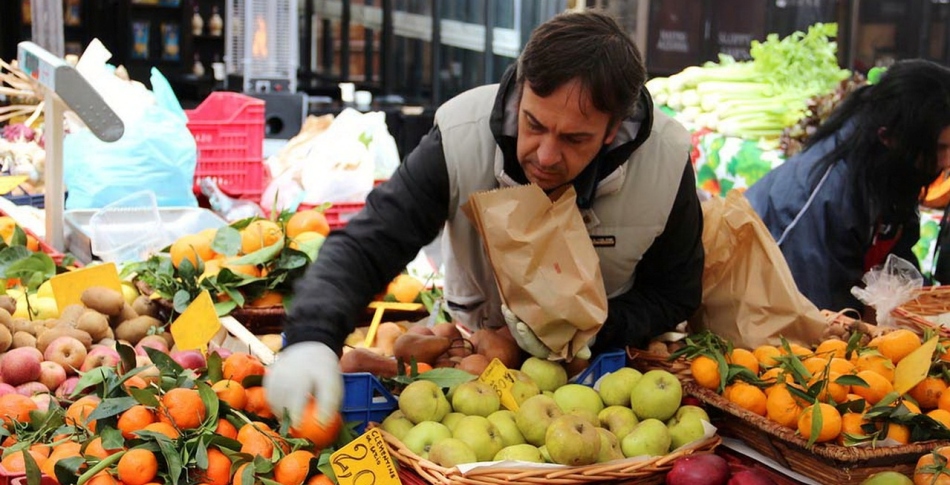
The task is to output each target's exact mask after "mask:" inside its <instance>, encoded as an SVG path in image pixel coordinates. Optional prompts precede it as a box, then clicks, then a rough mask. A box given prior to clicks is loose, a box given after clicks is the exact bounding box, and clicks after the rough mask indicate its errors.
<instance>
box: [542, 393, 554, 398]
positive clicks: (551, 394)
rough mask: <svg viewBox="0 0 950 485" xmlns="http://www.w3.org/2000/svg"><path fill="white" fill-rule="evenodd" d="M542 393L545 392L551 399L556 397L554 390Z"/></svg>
mask: <svg viewBox="0 0 950 485" xmlns="http://www.w3.org/2000/svg"><path fill="white" fill-rule="evenodd" d="M541 394H544V395H545V396H547V397H549V398H551V399H554V391H541Z"/></svg>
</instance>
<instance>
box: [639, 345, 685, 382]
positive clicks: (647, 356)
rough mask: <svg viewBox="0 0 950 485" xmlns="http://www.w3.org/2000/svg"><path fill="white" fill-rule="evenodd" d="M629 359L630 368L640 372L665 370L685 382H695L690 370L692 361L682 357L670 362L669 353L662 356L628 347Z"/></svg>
mask: <svg viewBox="0 0 950 485" xmlns="http://www.w3.org/2000/svg"><path fill="white" fill-rule="evenodd" d="M627 357H628V358H629V360H630V366H631V367H633V368H635V369H637V370H638V371H640V372H647V371H651V370H665V371H667V372H669V373H671V374H673V375H675V376H676V377H679V379H680V380H681V381H683V382H692V380H693V373H692V372H690V370H689V364H690V361H689V359H687V358H686V357H683V356H680V357H677V358H676V359H673V360H670V354H668V353H665V354H660V353H656V352H650V351H649V350H643V349H637V348H633V347H627Z"/></svg>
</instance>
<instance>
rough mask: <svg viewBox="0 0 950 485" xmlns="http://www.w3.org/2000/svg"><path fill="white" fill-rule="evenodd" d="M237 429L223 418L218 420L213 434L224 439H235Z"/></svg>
mask: <svg viewBox="0 0 950 485" xmlns="http://www.w3.org/2000/svg"><path fill="white" fill-rule="evenodd" d="M237 433H238V432H237V428H235V427H234V425H233V424H231V422H230V421H228V420H227V419H224V418H218V425H217V426H216V427H215V428H214V434H217V435H221V436H224V437H225V438H231V439H237Z"/></svg>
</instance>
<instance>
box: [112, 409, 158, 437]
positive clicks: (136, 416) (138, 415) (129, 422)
mask: <svg viewBox="0 0 950 485" xmlns="http://www.w3.org/2000/svg"><path fill="white" fill-rule="evenodd" d="M156 419H157V418H156V417H155V412H154V411H152V410H151V409H149V408H147V407H145V406H143V405H141V404H137V405H135V406H132V407H130V408H129V409H126V410H125V411H124V412H123V413H122V414H121V415H119V422H118V423H117V424H116V427H117V428H119V431H121V432H122V437H123V438H125V439H127V440H128V439H132V438H134V437H135V434H134V433H135V432H136V431H138V430H140V429H143V428H145V427H146V426H148V425H150V424H152V423H154V422H155V421H156Z"/></svg>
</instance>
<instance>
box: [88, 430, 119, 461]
mask: <svg viewBox="0 0 950 485" xmlns="http://www.w3.org/2000/svg"><path fill="white" fill-rule="evenodd" d="M121 450H122V448H116V449H114V450H107V449H105V448H104V447H103V446H102V437H100V436H96V437H95V438H93V439H91V440H89V442H88V443H86V447H85V448H84V449H83V456H85V457H86V458H89V457H94V458H98V459H100V460H101V459H103V458H105V457H107V456H109V455H114V454H116V453H118V452H119V451H121Z"/></svg>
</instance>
